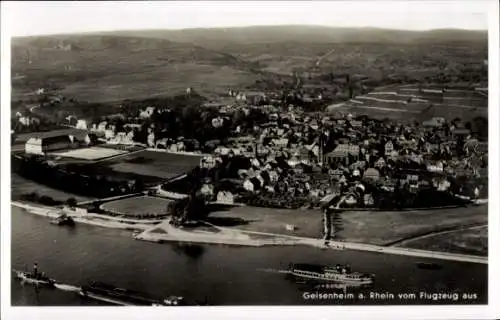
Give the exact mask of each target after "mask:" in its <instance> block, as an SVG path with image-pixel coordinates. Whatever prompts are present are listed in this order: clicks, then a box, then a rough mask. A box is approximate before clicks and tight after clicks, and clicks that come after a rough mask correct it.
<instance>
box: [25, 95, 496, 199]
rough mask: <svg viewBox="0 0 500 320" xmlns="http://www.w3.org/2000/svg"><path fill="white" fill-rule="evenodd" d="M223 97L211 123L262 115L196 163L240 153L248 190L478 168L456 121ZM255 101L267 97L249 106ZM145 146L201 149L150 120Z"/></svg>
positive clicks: (59, 139)
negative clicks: (162, 133) (309, 109)
mask: <svg viewBox="0 0 500 320" xmlns="http://www.w3.org/2000/svg"><path fill="white" fill-rule="evenodd" d="M228 96H229V100H228V97H224V99H225V100H224V101H225V102H224V103H219V104H217V103H214V102H212V103H210V105H209V106H205V107H210V108H214V107H215V108H218V115H216V116H215V117H214V118H213V119H212V120H211V122H212V125H213V126H214V127H217V126H222V124H223V122H224V121H226V119H229V118H231V115H232V114H233V113H235V112H240V113H241V112H242V114H244V115H245V116H248V115H249V114H250V111H251V110H252V109H258V110H259V112H262V113H264V114H265V119H266V120H265V121H262V122H261V123H256V124H254V126H253V128H250V129H248V128H246V129H245V130H243V129H242V125H240V124H238V123H236V124H235V126H234V127H235V129H234V131H233V132H232V137H231V138H229V139H227V140H226V142H225V143H224V144H222V142H221V141H214V142H213V146H214V148H213V151H212V152H211V154H209V155H205V156H204V157H203V158H202V160H201V162H200V166H201V167H203V168H208V169H211V168H214V167H217V165H218V164H220V163H222V162H223V161H222V158H231V157H240V158H241V157H243V158H247V159H248V160H249V163H250V166H249V167H244V168H241V170H240V171H239V172H238V177H236V178H238V179H240V180H241V186H242V188H243V189H244V190H246V191H247V192H250V193H254V194H263V195H266V196H269V195H274V196H275V197H305V198H310V199H320V198H322V197H325V196H328V195H331V194H333V193H336V192H337V193H338V192H340V191H339V190H342V188H343V187H344V186H348V185H352V184H353V183H354V184H355V185H359V184H360V183H363V184H376V185H377V186H378V187H380V188H386V189H388V190H391V188H392V189H394V188H406V189H408V190H410V191H411V192H418V190H419V189H420V188H422V187H426V186H434V187H436V188H437V189H439V190H442V191H445V190H447V189H448V188H449V187H450V185H451V181H450V180H451V179H453V178H456V177H461V176H462V177H469V178H473V177H479V176H481V175H484V174H485V173H486V168H487V152H488V150H487V149H488V146H487V143H486V142H482V141H479V140H478V139H476V138H475V137H474V134H473V133H472V132H470V130H469V129H467V128H465V126H464V124H463V123H460V122H459V121H457V122H453V123H450V122H449V121H447V120H446V119H444V118H437V117H435V118H431V119H428V120H426V121H424V122H421V123H416V122H408V123H404V124H403V123H397V122H391V121H379V120H375V119H369V118H367V117H354V116H353V115H351V114H336V115H328V114H324V113H316V114H312V113H306V112H303V111H302V110H301V109H300V108H297V107H294V106H292V105H290V106H288V107H286V108H284V107H282V106H281V107H276V106H275V105H273V102H275V100H276V101H277V100H279V99H280V97H279V96H280V95H279V94H266V93H263V92H240V91H232V90H229V92H228ZM317 98H321V97H317ZM228 101H229V103H228ZM263 101H264V102H265V103H268V104H260V105H257V103H261V102H263ZM202 107H203V106H202ZM168 111H169V109H168V108H163V109H161V110H157V108H154V107H145V108H143V109H141V110H139V112H138V117H136V118H134V121H133V122H131V123H126V124H125V125H124V126H123V129H122V130H123V131H119V132H118V131H117V128H116V126H115V125H114V124H112V123H108V122H106V121H102V122H100V123H94V124H90V125H89V124H87V122H86V121H85V120H82V119H73V120H72V123H73V124H74V127H76V128H77V129H81V131H80V132H83V134H77V135H75V134H74V133H68V134H65V133H62V134H61V133H59V134H57V135H56V136H46V137H33V138H31V139H29V140H28V142H27V143H26V147H25V151H26V153H34V154H44V153H45V152H47V151H49V150H50V151H52V150H56V149H63V148H72V147H75V146H82V145H83V146H85V145H88V144H90V143H91V140H92V139H91V138H90V135H89V134H88V133H91V134H94V135H96V136H98V137H99V138H100V140H101V141H102V142H105V143H108V144H118V145H134V144H137V143H136V142H134V132H135V131H134V129H138V128H141V125H142V124H141V121H145V120H147V119H149V118H151V116H152V115H153V114H154V113H155V112H168ZM122 120H125V122H126V120H127V119H122ZM208 143H211V142H210V141H209V142H208ZM208 143H207V144H208ZM146 146H147V147H149V148H156V149H166V150H169V151H175V152H182V151H186V150H188V149H189V151H194V152H200V153H201V148H202V146H201V145H200V143H199V142H198V141H196V140H194V139H184V138H183V137H177V138H162V139H157V138H156V137H155V134H154V124H151V126H150V127H149V128H148V136H147V145H146ZM478 187H479V186H478ZM368 198H369V197H368Z"/></svg>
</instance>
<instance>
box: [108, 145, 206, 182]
mask: <svg viewBox="0 0 500 320" xmlns="http://www.w3.org/2000/svg"><path fill="white" fill-rule="evenodd" d="M199 163H200V157H199V156H196V155H183V154H172V153H167V152H155V151H147V150H144V151H140V152H136V153H133V154H131V155H126V156H123V157H120V158H119V159H117V160H110V161H109V162H108V161H104V162H101V163H100V164H101V165H104V166H107V167H109V168H111V169H112V170H113V171H115V172H122V173H133V174H137V175H141V176H149V177H157V178H161V179H169V178H172V177H175V176H177V175H180V174H182V173H185V172H187V171H189V170H191V169H193V168H194V167H195V166H197V165H198V164H199Z"/></svg>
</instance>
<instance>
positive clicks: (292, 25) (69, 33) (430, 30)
mask: <svg viewBox="0 0 500 320" xmlns="http://www.w3.org/2000/svg"><path fill="white" fill-rule="evenodd" d="M280 27H282V28H283V27H304V28H307V27H313V28H329V29H353V30H354V29H360V30H361V29H372V30H384V31H404V32H414V33H426V32H433V31H466V32H477V33H488V29H464V28H435V29H426V30H411V29H394V28H382V27H371V26H364V27H363V26H359V27H348V26H327V25H314V24H309V25H306V24H282V25H248V26H224V27H189V28H147V29H109V30H93V31H76V32H60V33H44V34H31V35H23V36H12V38H13V39H16V38H30V37H50V36H64V35H91V34H103V33H114V32H117V33H118V32H133V31H188V30H221V29H250V28H280Z"/></svg>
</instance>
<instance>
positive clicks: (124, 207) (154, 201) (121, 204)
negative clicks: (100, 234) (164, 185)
mask: <svg viewBox="0 0 500 320" xmlns="http://www.w3.org/2000/svg"><path fill="white" fill-rule="evenodd" d="M169 203H170V200H167V199H163V198H156V197H146V196H141V197H133V198H126V199H121V200H116V201H111V202H106V203H104V204H103V205H102V206H101V208H102V209H103V210H106V211H109V212H111V213H114V214H119V215H124V216H128V217H135V218H148V217H150V218H153V217H160V216H163V215H166V211H167V205H168V204H169Z"/></svg>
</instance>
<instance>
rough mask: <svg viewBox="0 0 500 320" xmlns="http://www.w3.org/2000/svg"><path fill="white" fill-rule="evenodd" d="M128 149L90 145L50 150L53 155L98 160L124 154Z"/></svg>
mask: <svg viewBox="0 0 500 320" xmlns="http://www.w3.org/2000/svg"><path fill="white" fill-rule="evenodd" d="M126 153H128V151H125V150H118V149H110V148H100V147H90V148H82V149H73V150H65V151H57V152H51V153H50V154H51V155H53V156H59V157H65V158H76V159H83V160H99V159H105V158H109V157H114V156H117V155H121V154H126Z"/></svg>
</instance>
